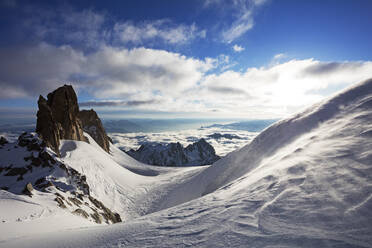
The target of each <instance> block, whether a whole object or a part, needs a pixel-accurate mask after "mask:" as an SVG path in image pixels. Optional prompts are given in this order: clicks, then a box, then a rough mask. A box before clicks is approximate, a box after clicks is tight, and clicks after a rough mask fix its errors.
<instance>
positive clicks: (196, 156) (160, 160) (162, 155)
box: [127, 139, 220, 166]
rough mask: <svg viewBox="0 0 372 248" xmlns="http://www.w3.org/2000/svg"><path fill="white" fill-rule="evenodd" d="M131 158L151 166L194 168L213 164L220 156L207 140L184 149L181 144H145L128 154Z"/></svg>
mask: <svg viewBox="0 0 372 248" xmlns="http://www.w3.org/2000/svg"><path fill="white" fill-rule="evenodd" d="M127 154H129V155H130V156H131V157H133V158H135V159H137V160H139V161H141V162H143V163H146V164H151V165H159V166H194V165H208V164H213V163H214V162H216V161H217V160H218V159H220V157H219V156H217V155H216V152H215V150H214V148H213V146H211V145H210V144H209V143H208V142H207V141H205V139H200V140H199V141H198V142H195V143H193V144H190V145H188V146H187V147H186V148H184V147H183V146H182V145H181V144H180V143H178V142H177V143H169V144H159V143H145V144H143V145H141V147H140V148H139V149H138V150H133V149H132V150H130V151H128V152H127Z"/></svg>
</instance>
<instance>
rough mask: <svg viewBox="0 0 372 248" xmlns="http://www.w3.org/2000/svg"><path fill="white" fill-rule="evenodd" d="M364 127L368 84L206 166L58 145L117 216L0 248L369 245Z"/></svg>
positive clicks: (371, 171) (371, 83) (369, 182)
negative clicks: (120, 219)
mask: <svg viewBox="0 0 372 248" xmlns="http://www.w3.org/2000/svg"><path fill="white" fill-rule="evenodd" d="M371 130H372V80H368V81H365V82H362V83H360V84H358V85H356V86H354V87H351V88H349V89H347V90H345V91H343V92H341V93H339V94H337V95H335V96H333V97H332V98H330V99H328V100H325V101H323V102H321V103H319V104H317V105H314V106H312V107H310V108H309V109H307V110H305V111H303V112H301V113H299V114H296V115H294V116H292V117H290V118H288V119H285V120H282V121H280V122H277V123H275V124H273V125H272V126H270V127H269V128H267V129H265V130H264V131H263V132H262V133H261V134H259V135H258V136H257V137H256V138H255V139H254V140H253V141H252V142H251V143H249V144H248V145H246V146H245V147H243V148H241V149H239V150H237V151H234V152H232V153H230V154H228V155H227V156H225V157H224V158H222V159H220V160H219V161H217V162H216V163H215V164H213V165H212V166H209V167H202V168H161V167H149V166H147V165H143V164H141V163H139V162H136V161H134V160H133V159H131V158H130V157H129V156H127V155H126V154H125V153H123V152H121V151H120V150H119V149H117V148H115V147H113V146H111V147H112V151H111V155H109V154H107V153H106V154H105V153H104V152H103V151H101V150H102V149H101V150H100V148H99V147H98V146H97V145H96V144H95V142H94V141H93V140H91V139H90V142H91V144H90V145H89V144H86V143H83V142H76V141H64V142H63V144H62V150H64V155H63V158H62V159H63V160H64V162H65V163H66V164H69V165H70V166H72V167H73V168H75V169H76V170H79V171H81V172H84V174H86V175H87V180H88V183H89V185H91V188H92V190H93V192H94V195H95V196H96V197H97V198H98V199H99V200H101V199H103V200H102V201H103V202H104V203H105V204H108V205H110V204H111V205H110V207H113V208H114V209H117V210H118V211H123V212H125V213H127V216H126V221H125V222H124V223H119V224H114V225H109V226H97V227H94V228H84V229H81V228H80V229H77V228H74V229H71V230H60V231H58V232H55V231H54V232H52V233H49V234H48V235H45V234H43V233H41V234H34V235H26V234H25V235H24V236H22V237H18V238H16V239H13V238H9V237H7V236H2V238H1V239H0V240H1V241H0V247H188V246H198V247H247V246H249V247H345V248H346V247H372V245H371V244H372V142H371V141H370V138H371ZM93 148H94V149H93ZM1 199H3V197H2V198H1ZM1 202H3V200H2V201H1ZM4 209H7V208H5V207H4ZM8 211H9V210H8ZM123 212H120V213H123ZM138 216H141V217H138ZM14 217H16V214H15V216H14ZM4 229H5V227H1V229H0V230H1V232H0V233H3V232H4V231H6V230H4Z"/></svg>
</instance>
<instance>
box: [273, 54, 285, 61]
mask: <svg viewBox="0 0 372 248" xmlns="http://www.w3.org/2000/svg"><path fill="white" fill-rule="evenodd" d="M285 57H286V55H285V54H284V53H278V54H275V55H274V57H273V59H274V60H279V59H283V58H285Z"/></svg>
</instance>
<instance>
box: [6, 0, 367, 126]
mask: <svg viewBox="0 0 372 248" xmlns="http://www.w3.org/2000/svg"><path fill="white" fill-rule="evenodd" d="M371 11H372V2H371V1H351V0H350V1H346V0H333V1H330V0H328V1H327V0H322V1H295V0H281V1H278V0H277V1H275V0H231V1H228V0H225V1H223V0H189V1H180V0H179V1H171V0H167V1H165V0H163V1H162V0H159V1H149V0H147V1H143V0H141V1H89V2H88V1H63V2H62V1H20V0H2V1H0V32H1V33H2V38H1V39H0V87H1V88H2V91H1V92H0V114H1V115H2V118H8V117H9V116H12V115H13V116H19V115H25V113H30V114H31V115H33V114H34V113H35V111H36V110H37V106H36V101H37V97H38V95H39V94H43V95H46V94H47V93H48V92H50V91H51V90H53V89H55V88H57V87H58V86H60V85H62V84H64V83H68V84H72V85H73V86H74V88H75V89H76V91H77V93H78V98H79V102H80V103H81V106H82V107H84V108H94V109H96V110H97V111H98V112H99V113H100V114H101V115H105V114H106V115H107V116H108V115H110V116H112V117H113V116H115V117H116V118H118V117H119V118H128V117H136V118H140V117H152V118H156V117H161V118H173V117H182V118H200V117H203V118H209V117H210V118H239V119H242V118H247V119H257V118H258V119H264V118H281V117H284V116H286V115H289V114H291V113H294V112H296V111H298V110H300V109H302V108H304V107H306V106H309V105H310V104H313V103H315V102H317V101H319V100H321V99H324V97H326V96H329V95H331V94H333V93H335V92H337V91H338V90H340V89H342V88H345V87H347V86H349V85H352V84H354V83H356V82H358V81H361V80H364V79H367V78H369V77H372V62H371V60H372V49H371V48H372V45H371V44H372V33H371V32H370V30H371V27H372V18H371V17H370V13H371Z"/></svg>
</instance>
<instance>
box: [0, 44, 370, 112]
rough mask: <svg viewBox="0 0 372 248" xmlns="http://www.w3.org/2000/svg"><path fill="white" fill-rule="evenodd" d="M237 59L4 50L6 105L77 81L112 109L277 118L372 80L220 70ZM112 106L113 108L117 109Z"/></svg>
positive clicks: (1, 70)
mask: <svg viewBox="0 0 372 248" xmlns="http://www.w3.org/2000/svg"><path fill="white" fill-rule="evenodd" d="M228 65H230V58H229V57H228V56H226V55H220V56H219V57H218V58H206V59H204V60H201V59H195V58H191V57H186V56H184V55H182V54H179V53H172V52H168V51H164V50H156V49H148V48H134V49H125V48H114V47H110V46H103V47H102V48H101V49H99V50H98V51H96V52H91V53H84V52H82V51H80V50H77V49H73V48H72V47H70V46H52V45H48V44H46V43H41V44H39V45H37V46H31V47H24V48H22V49H20V48H18V49H14V50H9V49H7V50H0V87H1V88H2V89H3V91H2V92H1V94H0V98H17V97H23V96H32V97H37V96H38V95H39V94H46V93H48V92H50V91H51V90H53V89H55V88H56V87H58V86H60V85H62V84H64V83H69V82H71V83H72V84H73V85H74V86H75V88H76V89H77V90H78V92H79V91H85V92H87V93H90V95H91V96H92V97H93V98H92V101H91V104H94V105H95V106H102V107H108V108H121V109H146V110H149V111H166V112H193V113H199V114H200V113H203V114H202V115H203V116H205V117H206V116H208V115H210V116H217V117H242V118H243V117H246V118H276V117H282V116H284V115H287V114H289V113H293V112H294V111H297V110H299V109H300V108H303V107H304V106H307V105H309V104H312V103H314V102H316V101H318V100H320V99H322V98H323V97H324V96H326V95H329V94H331V93H333V92H335V91H336V90H338V89H341V88H343V87H345V86H347V85H350V84H353V83H355V82H358V81H361V80H365V79H367V78H370V77H372V62H370V61H366V62H321V61H317V60H314V59H306V60H290V61H287V62H282V63H280V62H278V63H276V64H273V65H270V66H268V67H258V68H257V67H251V68H248V69H246V70H245V71H243V72H241V71H234V70H231V69H230V70H227V71H223V70H222V71H223V72H222V73H216V72H215V70H212V69H216V68H221V67H225V66H228ZM111 106H112V107H111Z"/></svg>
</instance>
